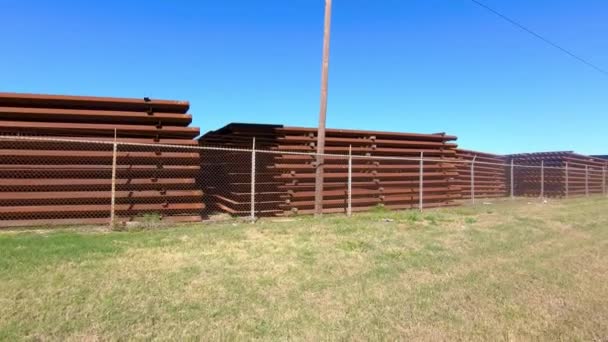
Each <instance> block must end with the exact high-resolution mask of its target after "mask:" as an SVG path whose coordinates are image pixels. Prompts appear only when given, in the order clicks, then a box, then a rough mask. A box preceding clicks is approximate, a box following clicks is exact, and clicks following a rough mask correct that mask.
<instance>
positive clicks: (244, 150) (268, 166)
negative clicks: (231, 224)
mask: <svg viewBox="0 0 608 342" xmlns="http://www.w3.org/2000/svg"><path fill="white" fill-rule="evenodd" d="M278 127H280V126H276V125H262V124H238V123H233V124H229V125H227V126H225V127H223V128H221V129H218V130H216V131H211V132H208V133H207V134H205V135H203V136H202V137H201V138H199V143H200V145H201V146H203V147H207V148H209V149H204V150H202V151H201V163H202V165H203V166H204V167H203V169H202V170H201V180H202V189H203V191H204V192H205V194H206V198H207V201H206V203H207V205H208V211H209V212H211V213H213V212H220V213H228V214H231V215H236V216H246V215H249V214H250V212H251V198H252V197H251V194H252V191H251V186H252V185H251V183H252V174H253V173H255V178H254V180H255V185H254V186H255V190H254V193H255V195H254V196H255V197H254V198H255V199H254V202H255V214H256V215H257V216H272V215H279V214H281V213H282V209H281V204H282V203H283V202H284V200H285V196H286V193H285V191H284V190H283V189H281V188H280V186H281V185H282V182H281V181H280V180H277V179H276V177H277V176H278V175H279V173H278V172H277V170H276V169H275V168H274V163H275V158H276V157H277V156H276V155H275V154H272V153H267V151H271V150H276V148H277V138H278V137H277V132H276V128H278ZM254 138H255V141H254ZM254 143H255V145H254ZM254 146H255V149H256V150H257V152H256V153H255V172H252V165H253V164H252V153H251V150H252V148H253V147H254ZM215 147H217V148H219V149H218V150H214V149H213V148H215Z"/></svg>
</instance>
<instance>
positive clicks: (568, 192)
mask: <svg viewBox="0 0 608 342" xmlns="http://www.w3.org/2000/svg"><path fill="white" fill-rule="evenodd" d="M568 166H569V164H568V162H566V198H568V196H569V195H570V173H569V171H570V170H569V167H568Z"/></svg>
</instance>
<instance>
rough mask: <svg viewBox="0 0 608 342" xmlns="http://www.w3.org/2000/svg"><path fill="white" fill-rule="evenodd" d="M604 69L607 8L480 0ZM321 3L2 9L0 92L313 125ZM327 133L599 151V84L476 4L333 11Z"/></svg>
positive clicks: (607, 101)
mask: <svg viewBox="0 0 608 342" xmlns="http://www.w3.org/2000/svg"><path fill="white" fill-rule="evenodd" d="M484 1H485V2H486V3H487V4H488V5H490V6H492V7H494V8H496V9H498V10H500V11H502V12H503V13H504V14H507V15H509V16H511V17H514V18H516V19H517V20H519V21H520V22H522V23H524V24H525V25H527V26H529V27H530V28H532V29H534V30H536V31H538V32H541V33H543V34H544V35H545V36H547V37H548V38H550V39H552V40H554V41H556V42H559V43H560V44H561V45H563V46H565V47H567V48H569V49H571V50H573V51H575V52H576V53H577V54H579V55H581V56H582V57H584V58H587V59H589V60H591V61H592V62H593V63H595V64H597V65H600V66H602V67H604V68H608V45H607V44H606V39H607V38H606V37H608V20H606V18H607V17H608V2H607V1H605V0H578V1H574V0H535V1H529V0H484ZM323 6H324V2H323V0H282V1H279V0H264V1H253V0H239V1H237V0H233V1H230V0H221V1H220V0H215V1H205V0H201V1H169V0H166V1H160V0H158V1H152V0H149V1H126V0H123V1H116V0H104V1H64V0H55V1H27V0H0V23H1V24H0V37H1V43H0V44H1V45H0V91H14V92H33V93H51V94H82V95H99V96H121V97H143V96H150V97H155V98H168V99H183V100H189V101H190V102H191V104H192V106H191V112H192V114H193V115H194V118H195V120H194V124H195V125H197V126H200V127H201V131H202V132H205V131H208V130H211V129H215V128H219V127H221V126H223V125H224V124H226V123H229V122H258V123H280V124H285V125H292V126H316V124H317V116H318V107H319V84H320V68H321V47H322V28H323V27H322V25H323ZM332 25H333V27H332V51H331V61H330V64H331V66H330V90H329V108H328V122H327V123H328V126H329V127H334V128H355V129H374V130H392V131H407V132H423V133H433V132H441V131H445V132H447V133H449V134H454V135H457V136H458V137H459V140H458V142H459V144H460V146H462V147H464V148H470V149H477V150H482V151H488V152H497V153H510V152H527V151H543V150H575V151H578V152H581V153H587V154H594V153H608V139H607V136H606V128H608V77H607V76H606V75H603V74H601V73H599V72H597V71H595V70H593V69H591V68H589V67H587V66H585V65H583V64H581V63H579V62H577V61H576V60H574V59H572V58H571V57H569V56H567V55H564V54H562V53H560V52H559V51H557V50H555V49H554V48H552V47H550V46H547V45H544V44H543V43H542V42H540V41H538V40H537V39H536V38H534V37H532V36H530V35H528V34H526V33H524V32H522V31H520V30H518V29H517V28H515V27H513V26H511V25H509V24H508V23H506V22H504V21H501V20H500V19H499V18H497V17H496V16H494V15H492V14H491V13H489V12H486V11H484V10H483V9H481V8H479V7H478V6H476V5H474V4H473V3H472V2H471V1H469V0H386V1H378V0H360V1H357V0H334V16H333V23H332Z"/></svg>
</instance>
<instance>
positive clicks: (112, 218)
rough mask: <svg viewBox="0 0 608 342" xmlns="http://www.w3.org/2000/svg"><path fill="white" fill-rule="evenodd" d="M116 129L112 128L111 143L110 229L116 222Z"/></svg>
mask: <svg viewBox="0 0 608 342" xmlns="http://www.w3.org/2000/svg"><path fill="white" fill-rule="evenodd" d="M116 135H117V133H116V129H115V130H114V143H112V180H111V182H110V183H111V188H112V190H111V193H110V229H114V224H115V223H116V222H115V221H116V217H115V208H116V159H117V158H116V157H117V154H118V142H117V141H116V140H117V139H116Z"/></svg>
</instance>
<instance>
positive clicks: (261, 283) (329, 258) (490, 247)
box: [0, 198, 608, 341]
mask: <svg viewBox="0 0 608 342" xmlns="http://www.w3.org/2000/svg"><path fill="white" fill-rule="evenodd" d="M0 339H1V340H18V339H34V340H89V341H94V340H119V339H121V340H131V339H165V340H166V339H173V340H174V339H202V340H217V339H227V340H233V339H241V340H243V339H246V340H250V339H264V340H285V339H295V340H319V339H324V340H327V339H329V340H344V339H348V340H370V339H371V340H395V339H401V340H406V339H417V340H433V341H436V340H454V339H462V340H517V341H519V340H538V339H540V340H547V341H556V340H598V341H599V340H603V341H605V340H606V339H608V200H607V199H601V198H592V199H573V200H565V201H559V202H551V201H550V202H549V203H546V204H543V203H540V202H538V200H534V201H533V202H532V203H529V202H528V201H524V200H517V201H503V202H497V203H494V204H491V205H480V206H478V207H475V208H473V207H460V208H452V209H439V210H433V211H428V212H425V213H422V214H420V213H418V212H414V211H409V212H407V211H406V212H390V213H387V212H382V211H376V212H370V213H365V214H360V215H357V216H356V217H354V218H351V219H347V218H344V217H338V216H329V217H325V218H323V219H314V218H310V217H297V218H294V219H290V220H285V219H284V220H272V219H267V220H261V221H259V222H258V223H256V224H249V223H243V222H239V221H229V222H225V223H216V224H210V225H189V226H180V227H178V228H174V229H162V230H154V231H142V232H105V231H101V230H97V231H84V230H60V231H57V230H37V231H27V232H23V231H14V232H10V231H9V232H0Z"/></svg>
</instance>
